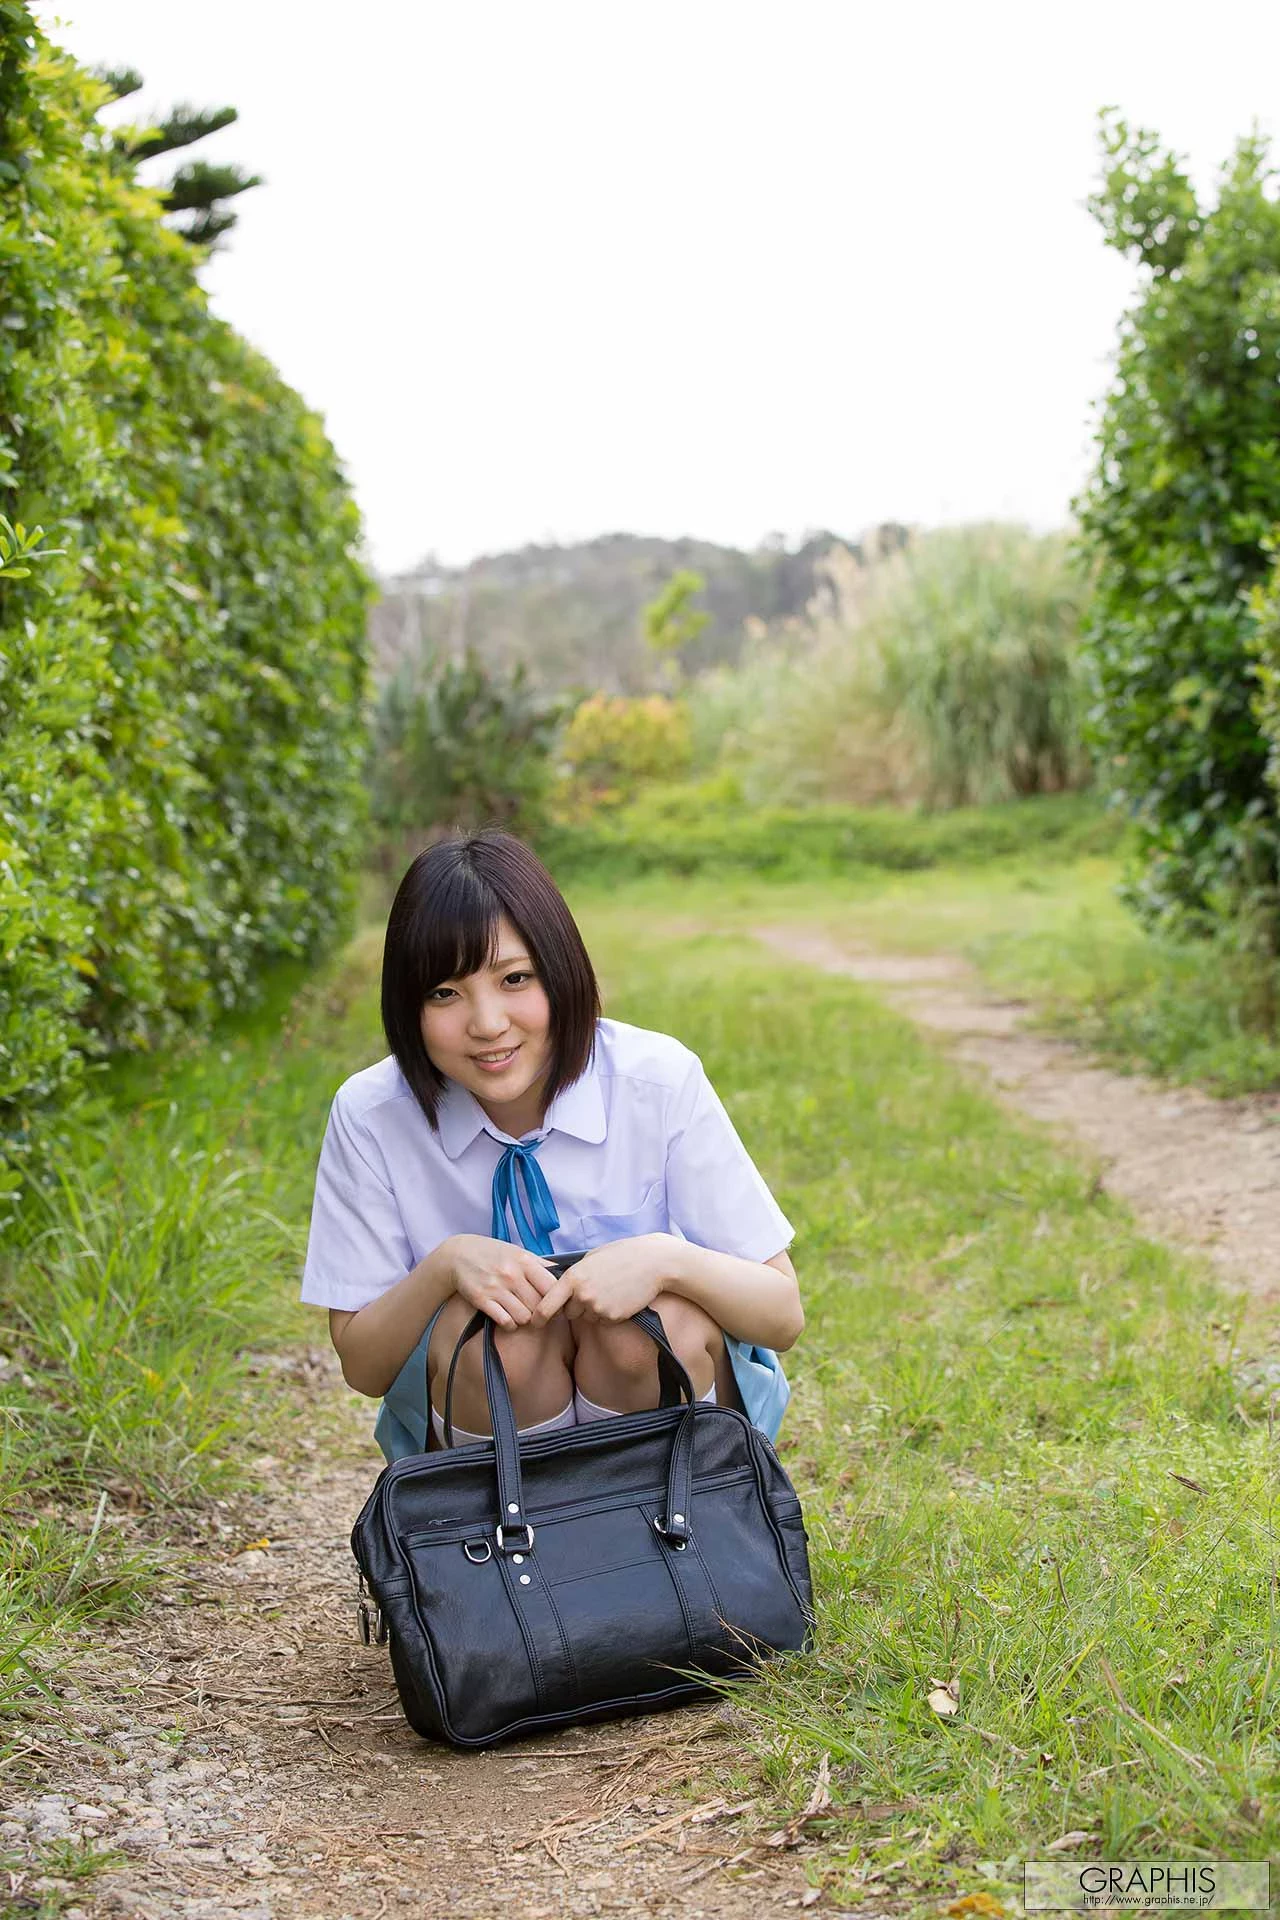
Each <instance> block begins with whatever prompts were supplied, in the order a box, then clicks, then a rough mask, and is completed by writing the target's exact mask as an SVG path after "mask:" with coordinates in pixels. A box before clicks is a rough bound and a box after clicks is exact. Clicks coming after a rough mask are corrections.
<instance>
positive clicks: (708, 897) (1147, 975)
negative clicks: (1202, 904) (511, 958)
mask: <svg viewBox="0 0 1280 1920" xmlns="http://www.w3.org/2000/svg"><path fill="white" fill-rule="evenodd" d="M1120 877H1121V867H1120V864H1119V861H1118V860H1117V859H1116V858H1114V857H1104V856H1101V855H1092V856H1089V857H1086V858H1075V857H1071V858H1063V859H1060V860H1057V859H1053V860H1051V859H1047V858H1045V857H1042V856H1040V855H1029V854H1026V853H1024V854H1022V855H1021V856H1020V857H1018V858H1011V859H1008V860H1001V861H992V862H989V863H985V864H978V863H973V864H969V865H961V866H941V867H936V868H931V869H928V870H923V871H915V872H878V873H877V872H871V871H868V870H865V869H856V870H850V871H849V872H846V873H843V874H840V875H838V876H834V875H833V876H828V877H826V878H824V879H819V878H816V877H806V878H801V879H792V880H775V881H769V880H767V879H764V878H762V877H760V876H758V875H754V874H748V873H735V872H732V871H725V872H721V873H718V874H711V875H704V876H700V877H699V880H698V884H697V888H696V891H695V890H690V891H689V892H688V893H686V894H685V895H683V897H682V906H685V908H686V917H687V919H689V920H690V921H692V920H693V919H695V918H696V919H697V920H699V921H701V922H702V923H704V924H707V925H712V926H719V927H722V928H724V929H726V930H728V929H733V930H735V931H737V932H739V933H740V934H742V935H749V932H750V929H751V928H752V927H753V926H755V925H760V924H764V923H772V924H776V925H786V924H788V923H790V924H793V925H796V926H800V927H804V926H810V927H813V928H816V929H818V930H820V931H822V932H824V933H827V934H830V935H831V936H832V937H833V938H835V939H837V940H840V939H843V940H845V941H847V942H849V943H851V944H857V945H863V946H867V947H871V948H875V949H882V950H885V951H889V952H893V953H905V954H926V953H938V952H948V953H957V954H960V955H962V956H963V957H964V958H966V959H968V960H970V961H971V962H972V963H973V965H974V966H975V968H976V969H977V971H978V973H979V974H980V975H981V977H982V978H983V979H984V980H985V981H986V982H987V984H988V985H990V986H991V987H993V988H995V989H996V990H998V991H999V992H1001V993H1005V994H1009V995H1011V996H1012V997H1014V998H1018V999H1025V1000H1026V1001H1028V1003H1029V1008H1028V1018H1029V1019H1030V1020H1031V1021H1032V1022H1033V1023H1035V1024H1039V1025H1042V1026H1046V1027H1048V1028H1049V1029H1051V1030H1053V1031H1057V1032H1061V1033H1065V1034H1068V1035H1070V1036H1071V1037H1072V1038H1073V1039H1076V1040H1079V1041H1081V1042H1083V1043H1084V1044H1085V1045H1086V1046H1087V1047H1089V1048H1090V1049H1091V1050H1092V1051H1094V1052H1096V1053H1097V1054H1099V1055H1101V1056H1103V1057H1104V1058H1106V1059H1108V1060H1109V1061H1112V1062H1114V1063H1115V1064H1117V1065H1119V1066H1120V1067H1122V1068H1137V1069H1140V1070H1142V1071H1144V1072H1148V1073H1153V1074H1157V1075H1159V1076H1161V1077H1162V1078H1166V1079H1169V1080H1172V1081H1175V1082H1182V1083H1188V1084H1191V1083H1194V1084H1197V1085H1199V1086H1203V1087H1205V1088H1207V1089H1208V1090H1209V1091H1210V1092H1213V1093H1218V1094H1224V1095H1225V1094H1242V1093H1250V1092H1256V1091H1259V1090H1263V1089H1268V1088H1274V1087H1277V1086H1280V1037H1277V1036H1272V1035H1269V1034H1268V1033H1266V1032H1265V1031H1263V1030H1260V1029H1259V1027H1258V1026H1257V1025H1255V1024H1253V1023H1252V1022H1251V1021H1250V1020H1249V1019H1248V1018H1247V1017H1246V1015H1247V1008H1248V1005H1249V996H1250V990H1251V986H1250V981H1249V979H1248V977H1247V975H1246V974H1245V972H1244V970H1243V969H1242V966H1241V962H1240V959H1239V956H1238V955H1237V954H1235V953H1233V952H1232V951H1231V949H1230V947H1229V945H1228V944H1227V943H1225V942H1219V943H1213V942H1207V941H1206V942H1199V943H1190V942H1177V941H1173V940H1169V939H1159V938H1156V937H1154V936H1152V935H1151V934H1149V933H1147V932H1146V931H1144V929H1143V928H1142V927H1141V926H1140V925H1139V924H1138V922H1137V921H1136V920H1135V919H1134V917H1133V916H1132V914H1130V913H1129V911H1128V910H1127V909H1126V908H1125V907H1124V906H1123V905H1122V904H1121V901H1120V899H1119V896H1118V893H1117V887H1118V884H1119V881H1120ZM611 891H612V888H610V887H608V885H607V883H601V882H599V881H596V880H594V879H592V880H590V881H584V882H582V883H580V886H579V893H580V895H581V897H582V898H584V899H588V900H594V899H597V898H601V897H605V895H606V892H611ZM625 897H626V900H627V902H628V903H629V906H628V910H629V911H630V912H631V913H633V914H634V915H636V916H638V917H639V918H640V919H643V917H644V915H645V913H646V911H648V912H649V913H651V914H661V913H662V912H663V911H664V910H666V908H667V907H668V906H669V904H670V902H671V900H672V891H671V883H670V881H669V880H668V879H665V878H659V877H657V876H653V877H650V878H648V879H644V880H635V881H632V882H631V883H630V884H629V885H628V886H627V888H626V896H625ZM775 964H777V963H776V962H775Z"/></svg>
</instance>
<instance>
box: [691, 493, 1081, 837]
mask: <svg viewBox="0 0 1280 1920" xmlns="http://www.w3.org/2000/svg"><path fill="white" fill-rule="evenodd" d="M827 573H828V579H829V582H830V596H829V605H828V607H827V608H826V609H825V610H822V611H819V612H818V613H817V614H816V616H815V618H814V619H813V621H812V622H811V623H809V624H808V625H800V624H798V623H791V624H790V625H789V626H788V627H787V628H786V629H784V630H783V631H782V632H781V633H775V634H773V635H772V636H770V637H769V638H768V639H767V640H766V641H764V642H763V643H762V642H761V641H760V640H757V641H756V642H755V644H754V646H753V647H751V648H750V649H749V650H748V652H747V653H746V655H745V656H744V664H743V665H742V667H741V668H739V669H737V670H725V671H721V672H720V673H719V674H717V675H715V676H708V677H707V678H706V679H705V680H703V681H700V682H697V683H695V684H694V685H693V686H692V687H691V688H690V691H689V701H690V707H691V710H692V714H693V727H694V737H695V739H696V740H697V742H698V744H699V748H700V754H699V765H702V766H704V765H705V764H706V761H705V759H704V758H703V753H704V752H705V747H706V743H707V742H708V741H709V739H710V738H711V736H712V735H713V733H714V731H715V729H716V725H717V723H719V724H720V725H721V726H722V728H723V743H724V744H723V749H722V753H721V759H722V761H723V763H724V764H727V765H730V766H732V767H734V768H735V769H736V770H737V771H738V772H739V773H740V775H741V777H742V780H743V785H744V791H745V792H746V793H747V795H748V798H749V799H751V800H760V801H766V800H779V799H780V800H784V801H786V802H789V803H792V804H797V805H799V804H804V803H806V802H822V801H827V802H835V801H844V802H853V803H855V804H862V805H867V804H874V803H875V802H878V801H895V802H899V803H901V802H904V801H910V802H920V803H923V804H925V805H927V806H939V807H954V806H964V805H974V804H986V803H988V802H992V801H999V800H1004V799H1009V798H1013V797H1017V796H1023V795H1027V794H1035V793H1056V792H1061V791H1064V790H1067V789H1070V788H1074V787H1079V786H1083V785H1085V784H1086V783H1087V781H1088V779H1089V777H1090V769H1089V763H1088V758H1087V755H1086V753H1085V751H1084V748H1083V746H1082V743H1081V730H1082V717H1083V716H1082V705H1083V700H1082V681H1081V673H1080V668H1079V661H1078V645H1077V636H1078V630H1079V624H1080V617H1081V610H1082V607H1083V604H1084V600H1085V597H1086V585H1085V582H1084V580H1083V578H1082V577H1081V574H1080V571H1079V569H1078V568H1075V567H1073V566H1072V565H1071V564H1070V562H1069V559H1068V554H1067V545H1066V541H1065V538H1064V537H1063V536H1059V535H1046V536H1036V535H1034V534H1031V533H1028V532H1027V531H1026V530H1025V529H1023V528H1020V527H1014V526H999V525H992V526H974V527H961V528H954V529H944V530H939V531H935V532H932V533H926V534H923V535H920V536H918V537H916V538H915V539H914V540H912V541H911V542H910V543H909V544H908V545H907V546H906V547H905V548H896V549H895V550H894V551H891V552H889V553H887V554H885V555H883V556H881V557H880V558H878V559H873V561H872V563H871V564H870V565H861V564H859V563H858V562H856V561H854V560H853V558H852V556H848V555H846V556H845V557H844V559H843V561H840V560H832V561H831V562H829V564H828V568H827Z"/></svg>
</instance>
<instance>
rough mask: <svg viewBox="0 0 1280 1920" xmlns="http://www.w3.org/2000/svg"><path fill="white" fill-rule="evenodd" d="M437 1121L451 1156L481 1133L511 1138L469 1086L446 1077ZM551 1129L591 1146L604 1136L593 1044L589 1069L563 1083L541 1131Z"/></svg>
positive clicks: (502, 1139)
mask: <svg viewBox="0 0 1280 1920" xmlns="http://www.w3.org/2000/svg"><path fill="white" fill-rule="evenodd" d="M436 1122H437V1125H438V1126H439V1129H440V1144H441V1146H442V1147H443V1148H444V1150H445V1153H446V1154H447V1155H448V1157H449V1159H450V1160H456V1159H457V1158H458V1156H459V1154H461V1153H463V1152H465V1150H466V1149H467V1148H468V1147H469V1146H470V1145H471V1142H472V1141H473V1140H474V1139H475V1137H476V1135H477V1134H478V1133H490V1134H492V1135H493V1137H494V1139H495V1140H501V1141H504V1142H505V1141H507V1140H509V1139H510V1135H509V1134H504V1133H502V1132H501V1131H500V1130H499V1129H498V1128H497V1127H496V1126H495V1125H494V1123H493V1121H492V1120H490V1118H489V1116H488V1114H487V1113H486V1112H485V1110H484V1108H483V1107H482V1106H481V1105H480V1102H479V1101H478V1100H477V1099H476V1097H475V1095H474V1094H473V1093H472V1092H471V1091H470V1090H469V1088H467V1087H464V1086H463V1085H462V1084H461V1082H460V1081H458V1080H450V1079H448V1078H447V1077H446V1079H445V1083H444V1091H443V1093H442V1094H441V1096H440V1104H439V1106H438V1107H437V1108H436ZM552 1132H559V1133H568V1134H572V1135H573V1137H574V1139H575V1140H586V1141H588V1142H589V1143H590V1145H592V1146H599V1144H600V1142H601V1141H602V1140H603V1139H604V1137H605V1116H604V1093H603V1091H602V1089H601V1086H600V1075H599V1073H598V1072H597V1070H596V1059H595V1050H594V1048H593V1049H592V1054H591V1059H590V1061H589V1063H588V1065H587V1070H586V1072H585V1073H584V1074H582V1076H581V1077H580V1078H579V1079H577V1080H575V1081H574V1082H573V1083H572V1085H571V1086H567V1087H562V1088H561V1090H560V1092H559V1093H558V1094H557V1095H556V1097H555V1099H554V1100H553V1101H552V1102H551V1105H550V1106H549V1107H548V1109H547V1112H546V1116H545V1118H544V1120H543V1122H542V1127H541V1135H545V1134H548V1133H552ZM540 1137H541V1136H540Z"/></svg>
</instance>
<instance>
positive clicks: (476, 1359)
mask: <svg viewBox="0 0 1280 1920" xmlns="http://www.w3.org/2000/svg"><path fill="white" fill-rule="evenodd" d="M382 1023H383V1027H384V1030H385V1032H386V1036H387V1043H388V1045H389V1046H390V1048H391V1052H390V1055H389V1056H388V1057H387V1058H386V1059H384V1060H380V1061H378V1063H377V1064H376V1065H375V1066H372V1067H366V1068H365V1069H364V1071H363V1072H360V1073H356V1074H353V1075H352V1076H351V1078H350V1079H349V1080H346V1081H344V1083H343V1085H342V1086H341V1087H340V1088H339V1089H338V1092H337V1095H336V1097H335V1099H334V1102H333V1106H332V1109H331V1111H330V1114H329V1123H328V1127H327V1129H326V1132H325V1137H324V1144H323V1146H322V1148H321V1152H320V1163H319V1166H318V1168H317V1171H316V1190H315V1202H314V1206H313V1210H312V1217H311V1233H310V1238H309V1241H308V1246H307V1258H306V1267H305V1271H304V1274H303V1281H302V1298H303V1299H304V1300H306V1301H310V1302H312V1303H314V1304H315V1305H317V1306H323V1307H327V1308H328V1309H329V1327H330V1332H331V1335H332V1338H333V1343H334V1346H335V1347H336V1349H337V1351H338V1355H339V1358H340V1359H341V1362H342V1371H343V1375H344V1377H345V1378H346V1380H347V1381H348V1383H349V1384H350V1385H351V1386H352V1387H354V1388H355V1389H356V1390H357V1392H359V1393H365V1394H369V1395H370V1396H371V1397H374V1398H377V1397H381V1398H382V1401H383V1405H382V1410H381V1412H380V1414H379V1416H378V1420H377V1424H376V1426H375V1428H374V1433H375V1436H376V1438H377V1440H378V1443H379V1445H380V1446H381V1448H382V1451H383V1453H384V1454H385V1455H386V1458H387V1459H388V1460H395V1459H399V1458H400V1457H401V1456H403V1455H405V1454H409V1453H420V1452H422V1451H423V1450H424V1449H425V1448H428V1447H432V1446H441V1445H443V1444H444V1439H443V1434H444V1428H443V1421H442V1420H441V1418H440V1415H441V1413H442V1411H443V1407H444V1383H445V1379H446V1378H447V1374H448V1367H449V1361H450V1358H451V1356H452V1353H453V1350H454V1346H455V1344H456V1342H457V1338H458V1335H459V1333H460V1332H461V1330H462V1328H463V1327H464V1326H465V1324H466V1322H467V1321H468V1320H469V1319H470V1318H471V1316H472V1314H473V1313H474V1312H475V1310H476V1309H477V1308H480V1309H482V1310H483V1311H484V1312H485V1313H486V1314H488V1316H489V1318H490V1319H491V1320H493V1321H494V1322H495V1323H496V1325H497V1326H498V1328H499V1329H500V1332H499V1333H498V1336H497V1340H498V1350H499V1352H500V1353H501V1355H502V1361H503V1365H504V1367H505V1369H506V1374H507V1379H508V1381H509V1383H510V1387H511V1398H512V1403H513V1406H514V1408H515V1413H516V1419H517V1422H518V1423H519V1425H520V1427H521V1430H522V1431H523V1432H538V1431H541V1430H545V1429H553V1428H556V1427H568V1426H575V1425H578V1424H581V1423H583V1422H586V1421H589V1420H599V1419H605V1418H608V1417H609V1416H610V1415H612V1414H618V1413H631V1412H635V1411H637V1410H638V1409H640V1408H643V1407H653V1406H656V1405H657V1404H658V1375H657V1361H656V1348H655V1347H654V1344H653V1342H652V1340H650V1338H649V1336H648V1335H647V1334H646V1333H644V1332H643V1331H642V1330H641V1329H640V1328H639V1327H636V1326H635V1325H633V1324H631V1316H632V1315H633V1314H635V1313H637V1312H638V1311H639V1310H640V1308H641V1307H647V1306H652V1307H654V1308H656V1309H657V1311H658V1313H659V1314H660V1315H661V1317H662V1322H663V1325H664V1327H665V1328H666V1331H667V1336H668V1338H669V1339H670V1341H671V1343H672V1345H673V1346H674V1348H675V1349H676V1352H677V1353H678V1354H679V1355H680V1358H681V1359H682V1360H683V1362H684V1364H685V1367H686V1369H687V1370H688V1372H689V1374H690V1376H691V1378H692V1380H693V1383H694V1386H695V1389H696V1390H697V1392H698V1393H699V1395H700V1396H701V1397H702V1398H703V1399H705V1400H719V1401H720V1402H721V1403H722V1404H728V1405H734V1406H739V1407H741V1408H742V1409H743V1410H744V1411H745V1412H746V1414H747V1415H748V1417H749V1418H750V1419H751V1420H752V1421H753V1422H754V1423H755V1425H756V1426H758V1427H761V1428H762V1429H763V1430H764V1431H765V1432H766V1433H768V1434H769V1435H770V1437H772V1436H773V1435H774V1434H776V1432H777V1429H778V1423H779V1421H780V1420H781V1417H782V1412H783V1409H784V1407H785V1406H786V1403H787V1399H788V1396H789V1391H790V1390H789V1388H788V1386H787V1383H786V1379H785V1376H784V1375H783V1373H782V1369H781V1367H780V1366H779V1365H778V1360H777V1353H776V1351H775V1349H778V1348H784V1349H785V1348H787V1347H789V1346H791V1345H792V1343H793V1342H794V1341H795V1339H796V1338H797V1336H798V1335H799V1333H800V1331H801V1328H802V1327H803V1325H804V1314H803V1312H802V1310H801V1306H800V1296H799V1291H798V1288H797V1285H796V1275H795V1269H794V1268H793V1266H792V1264H791V1260H790V1257H789V1255H788V1253H787V1251H786V1248H787V1244H788V1242H789V1241H790V1240H791V1238H792V1233H793V1229H792V1227H791V1225H790V1223H789V1221H788V1220H787V1218H786V1216H785V1215H784V1214H783V1213H782V1211H781V1209H780V1208H779V1207H778V1205H777V1203H776V1201H775V1200H774V1198H773V1196H772V1194H771V1193H770V1192H769V1189H768V1188H767V1187H766V1185H765V1183H764V1181H763V1180H762V1179H761V1177H760V1174H759V1173H758V1172H757V1170H756V1168H755V1166H754V1164H753V1162H752V1160H751V1158H750V1156H749V1155H748V1153H747V1151H746V1149H745V1148H744V1146H743V1145H742V1142H741V1141H740V1140H739V1138H738V1135H737V1133H736V1132H735V1130H734V1127H733V1123H732V1122H731V1120H730V1119H729V1116H728V1114H727V1113H726V1112H725V1109H724V1107H723V1106H722V1104H721V1102H720V1100H719V1099H718V1098H717V1096H716V1094H715V1092H714V1090H713V1088H712V1087H711V1084H710V1082H709V1081H708V1079H707V1076H706V1074H705V1073H704V1072H703V1069H702V1064H701V1062H700V1061H699V1059H698V1057H697V1055H696V1054H695V1053H692V1052H691V1051H690V1050H689V1048H688V1047H686V1046H684V1045H683V1044H682V1043H681V1042H680V1041H679V1040H676V1039H673V1038H672V1037H671V1036H670V1035H668V1034H664V1033H655V1032H652V1031H650V1030H648V1029H646V1028H643V1027H635V1026H629V1025H627V1024H626V1023H625V1022H623V1021H620V1020H609V1019H605V1018H602V1016H601V1013H600V996H599V989H598V987H597V984H596V977H595V974H594V972H593V970H592V966H591V962H590V960H589V958H588V956H587V951H586V948H585V947H584V945H583V943H582V937H581V935H580V933H579V932H578V928H577V925H576V923H575V921H574V919H573V916H572V914H571V913H570V912H569V909H568V906H567V905H566V904H565V901H564V898H563V896H562V894H561V893H560V892H559V890H558V888H557V887H556V885H555V883H554V881H553V880H552V878H551V876H550V874H549V873H548V872H547V871H546V868H545V867H544V866H543V865H542V863H541V862H540V861H539V860H538V859H537V857H536V856H535V855H534V854H533V853H532V852H531V851H530V849H529V848H528V847H526V846H525V845H524V844H523V842H521V841H520V840H517V839H515V838H514V837H513V836H512V835H510V834H507V833H500V832H497V831H486V832H482V833H473V834H468V835H463V836H458V837H455V838H453V839H450V840H446V841H442V842H439V843H438V844H437V845H435V846H433V847H431V848H429V849H428V850H427V851H426V852H424V853H421V854H419V855H418V857H417V859H416V860H415V861H414V862H413V864H412V866H411V867H410V868H409V870H408V872H407V873H406V874H405V876H404V879H403V880H402V881H401V883H400V886H399V888H398V890H397V893H396V897H395V901H394V903H393V905H392V908H391V915H390V919H389V921H388V924H387V934H386V944H385V948H384V952H383V963H382ZM582 1248H588V1249H590V1251H589V1253H588V1255H587V1257H586V1258H585V1259H584V1260H581V1261H579V1262H578V1263H577V1264H576V1265H575V1266H572V1267H570V1268H568V1269H567V1270H566V1271H565V1272H564V1273H563V1274H562V1275H560V1276H559V1277H556V1276H555V1275H553V1273H552V1272H551V1270H550V1269H549V1267H548V1265H547V1258H548V1257H549V1256H551V1255H553V1254H557V1253H570V1252H577V1251H579V1250H580V1249H582ZM489 1431H490V1425H489V1413H488V1406H487V1402H486V1399H485V1392H484V1382H483V1374H482V1369H481V1353H480V1342H479V1341H477V1340H472V1341H470V1342H469V1343H468V1345H467V1346H466V1347H465V1348H464V1349H463V1352H462V1356H461V1358H460V1360H459V1364H458V1371H457V1377H456V1380H455V1384H454V1407H453V1438H454V1444H455V1445H461V1444H465V1443H466V1442H468V1441H473V1440H478V1439H483V1438H485V1437H486V1436H487V1435H488V1433H489Z"/></svg>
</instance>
